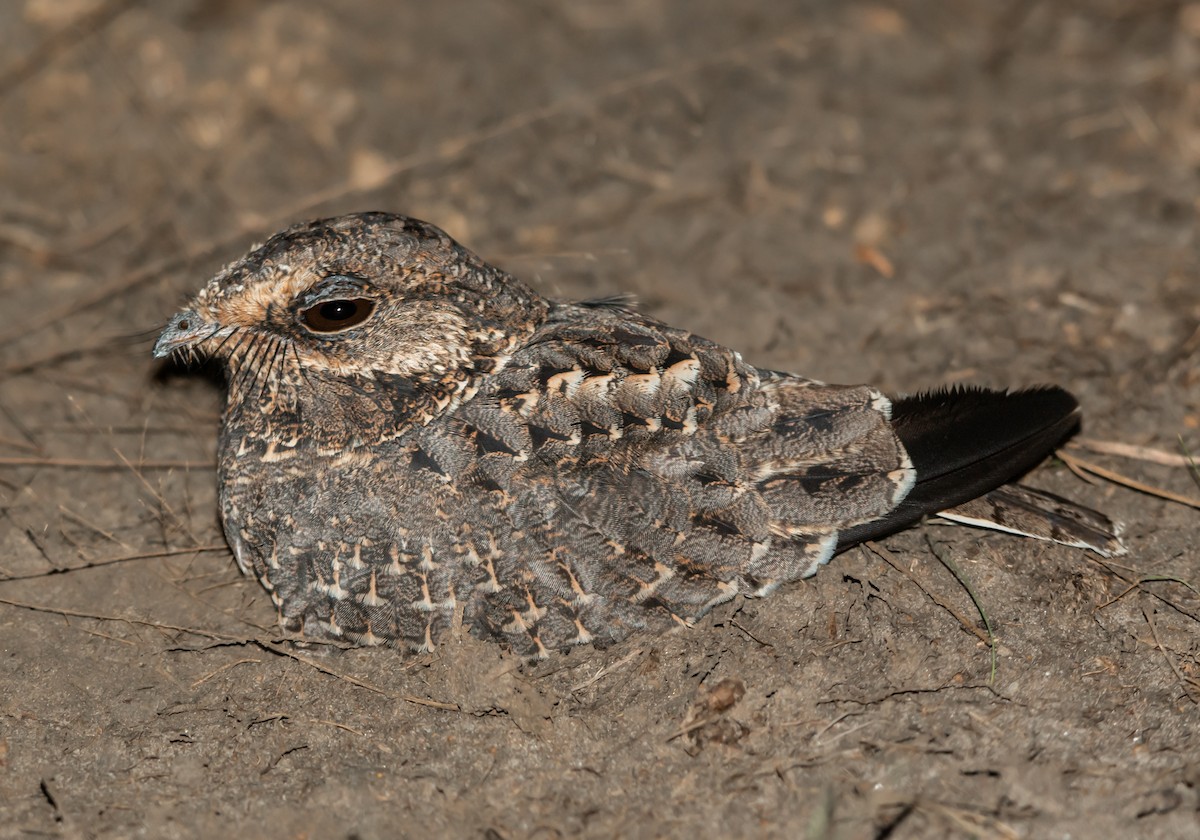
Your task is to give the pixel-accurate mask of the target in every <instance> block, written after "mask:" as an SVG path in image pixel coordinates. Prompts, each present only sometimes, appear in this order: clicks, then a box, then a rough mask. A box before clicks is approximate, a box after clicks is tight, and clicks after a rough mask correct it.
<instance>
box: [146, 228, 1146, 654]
mask: <svg viewBox="0 0 1200 840" xmlns="http://www.w3.org/2000/svg"><path fill="white" fill-rule="evenodd" d="M173 352H181V353H183V354H184V355H187V354H191V355H205V356H210V357H213V358H215V359H217V360H219V361H220V362H222V363H223V364H224V365H225V367H226V368H227V370H228V375H229V388H228V391H229V395H228V403H227V406H226V410H225V417H224V424H223V428H222V431H221V438H220V455H219V482H220V504H221V514H222V519H223V522H224V528H225V534H226V536H227V538H228V540H229V543H230V545H231V546H232V548H233V551H234V555H235V557H236V558H237V562H238V565H239V566H240V567H241V569H242V571H243V572H245V573H250V572H253V573H254V574H255V575H256V576H257V577H258V579H259V580H260V581H261V582H262V585H263V586H265V587H266V589H267V590H268V592H270V595H271V598H272V600H273V601H274V603H275V605H276V607H277V608H278V610H279V618H280V622H281V623H282V624H283V626H284V627H285V628H287V629H290V630H299V629H302V630H303V631H304V632H305V633H307V634H309V635H313V636H318V637H335V638H340V639H347V640H350V641H352V642H355V643H358V644H363V645H379V644H394V645H396V646H398V647H403V648H406V649H409V650H412V651H420V652H424V651H429V650H432V649H433V648H434V646H435V645H436V644H437V643H438V640H439V639H440V638H442V637H443V636H444V635H445V634H446V633H447V630H448V629H449V628H451V627H452V626H454V625H455V623H456V622H460V621H461V622H462V623H463V624H465V626H466V627H468V628H469V629H470V631H471V632H472V633H473V634H474V635H476V636H479V637H482V638H487V639H494V640H499V641H501V642H503V643H505V644H506V645H507V646H509V647H510V648H511V649H512V650H514V651H516V652H518V653H520V654H523V655H534V656H545V655H546V654H547V652H548V651H551V650H555V649H563V648H568V647H570V646H572V645H582V644H588V643H594V644H597V645H603V644H608V643H611V642H613V641H615V640H619V639H621V638H623V637H625V636H627V635H629V634H630V633H632V632H634V631H639V630H643V629H645V630H661V629H664V628H667V627H671V626H674V625H688V624H691V623H692V622H693V621H694V620H695V619H696V618H697V617H699V616H701V615H703V614H704V613H705V612H706V611H707V610H709V609H711V608H712V607H713V606H714V605H716V604H720V603H722V602H724V601H728V600H729V599H731V598H733V597H734V596H736V595H738V594H744V595H754V596H762V595H766V594H768V593H770V592H771V591H772V590H774V589H775V588H776V587H778V586H779V585H781V584H784V583H787V582H789V581H794V580H796V579H798V578H803V577H806V576H808V575H811V574H813V573H814V572H815V571H816V570H817V568H818V567H820V566H821V565H822V564H823V563H825V562H827V561H828V560H829V559H830V557H832V556H833V555H834V554H836V553H837V552H839V551H842V550H844V549H846V548H848V547H850V546H852V545H855V544H857V543H860V542H862V541H864V540H870V539H875V538H878V537H881V536H884V535H886V534H889V533H891V532H893V531H897V530H899V529H902V528H905V527H908V526H910V525H912V524H914V523H916V522H918V521H919V520H920V519H921V518H922V517H924V516H927V515H932V514H937V513H941V515H942V516H945V517H948V518H954V519H958V520H960V521H966V522H971V523H974V524H990V525H993V526H996V527H1000V528H1001V529H1002V530H1011V531H1015V532H1018V533H1030V534H1032V535H1035V536H1040V537H1043V538H1047V539H1053V540H1057V541H1059V542H1064V543H1068V544H1072V545H1081V546H1087V547H1090V548H1093V549H1095V550H1096V551H1099V552H1101V553H1105V554H1108V553H1115V552H1120V551H1122V550H1123V549H1122V548H1121V546H1120V543H1119V542H1118V540H1117V538H1116V537H1115V535H1114V534H1113V528H1112V525H1111V523H1110V522H1108V520H1107V519H1105V518H1104V517H1102V516H1101V515H1100V514H1097V513H1094V512H1092V511H1088V510H1086V509H1084V508H1080V507H1078V506H1075V505H1073V504H1072V503H1070V502H1067V501H1065V500H1062V499H1058V498H1056V497H1053V496H1048V495H1046V494H1042V493H1039V492H1037V491H1033V490H1029V489H1027V488H1022V487H1019V486H1017V485H1007V486H1001V485H1005V483H1006V482H1008V481H1011V480H1012V479H1014V478H1016V477H1018V476H1019V475H1021V474H1022V473H1024V472H1025V471H1027V470H1028V469H1030V468H1031V467H1033V466H1034V465H1035V464H1036V463H1037V462H1038V461H1040V460H1042V458H1044V457H1045V456H1046V454H1047V453H1049V452H1050V451H1052V449H1053V447H1054V446H1055V445H1056V444H1058V443H1059V442H1060V441H1061V440H1062V439H1063V438H1064V437H1065V436H1067V435H1069V434H1070V433H1071V432H1072V431H1073V430H1074V428H1075V426H1076V425H1077V423H1078V407H1077V405H1076V402H1075V400H1074V399H1073V398H1072V397H1071V396H1070V395H1069V394H1068V393H1066V392H1065V391H1063V390H1060V389H1057V388H1040V389H1035V390H1028V391H1021V392H1017V393H1003V392H996V391H983V390H954V391H942V392H937V393H932V394H925V395H921V396H916V397H907V398H903V399H899V400H895V401H893V400H891V399H889V398H888V397H886V396H884V395H883V394H881V393H880V392H879V391H877V390H875V389H874V388H870V387H866V386H852V387H847V386H837V385H825V384H823V383H820V382H816V381H813V380H811V379H804V378H801V377H799V376H794V375H791V374H786V373H777V372H774V371H766V370H760V369H757V368H755V367H753V366H751V365H749V364H747V363H746V362H744V361H742V358H741V357H740V356H739V355H738V354H737V353H735V352H734V351H732V350H730V349H727V348H725V347H722V346H720V345H718V344H714V343H712V342H711V341H707V340H705V339H703V338H700V337H699V336H696V335H693V334H691V333H689V332H686V331H683V330H679V329H674V328H672V327H669V326H667V325H666V324H663V323H661V322H659V321H656V320H654V319H652V318H649V317H647V316H645V315H642V314H640V313H638V312H636V311H633V310H632V309H630V308H628V306H626V305H625V303H623V302H621V301H619V300H612V299H610V300H601V301H591V302H582V303H559V302H555V301H550V300H547V299H545V298H543V297H541V296H539V295H538V294H537V293H535V292H534V291H532V290H531V289H530V288H529V287H527V286H526V285H524V284H523V283H521V282H520V281H518V280H516V279H515V278H513V277H511V276H509V275H507V274H505V273H504V272H502V271H500V270H498V269H496V268H493V267H492V266H490V265H488V264H486V263H485V262H483V261H482V260H480V259H479V258H478V257H476V256H475V255H474V254H472V253H470V252H469V251H467V250H466V249H464V248H462V247H461V246H460V245H458V244H457V243H455V242H454V241H453V240H452V239H450V237H449V236H447V235H446V234H445V233H443V232H442V231H441V230H439V229H437V228H435V227H433V226H432V225H429V224H425V223H423V222H419V221H416V220H414V219H409V218H405V217H403V216H396V215H390V214H384V213H365V214H359V215H351V216H342V217H339V218H333V219H325V220H321V221H315V222H311V223H309V224H303V225H299V226H296V227H293V228H291V229H289V230H287V231H284V232H283V233H280V234H278V235H276V236H275V237H273V238H272V239H270V240H269V241H268V242H267V243H266V244H264V245H262V246H261V247H258V248H256V249H255V250H254V251H252V252H251V253H250V254H249V255H248V256H246V257H245V258H244V259H242V260H241V261H240V262H236V263H233V264H232V265H230V266H229V267H227V268H226V269H225V270H223V271H222V272H221V273H219V274H218V275H217V276H216V277H214V278H213V279H212V281H211V282H209V283H208V285H207V286H205V287H204V288H203V289H202V290H201V291H200V293H199V294H198V295H197V296H196V298H195V299H194V300H193V301H192V303H191V304H190V305H189V306H188V307H187V308H186V309H185V310H183V311H182V312H180V313H179V314H177V315H176V316H175V317H174V318H173V319H172V320H171V322H170V323H169V325H168V326H167V328H166V329H165V330H164V331H163V333H162V336H161V337H160V338H159V340H158V343H157V345H156V346H155V353H156V355H158V356H166V355H169V354H171V353H173ZM997 488H999V489H997Z"/></svg>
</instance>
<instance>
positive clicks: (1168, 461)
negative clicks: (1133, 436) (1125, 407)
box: [1067, 438, 1188, 467]
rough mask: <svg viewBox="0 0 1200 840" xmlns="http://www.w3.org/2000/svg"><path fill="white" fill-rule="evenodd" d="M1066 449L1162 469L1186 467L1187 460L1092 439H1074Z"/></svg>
mask: <svg viewBox="0 0 1200 840" xmlns="http://www.w3.org/2000/svg"><path fill="white" fill-rule="evenodd" d="M1067 448H1068V449H1086V450H1088V451H1089V452H1096V453H1098V454H1100V455H1115V456H1117V457H1118V458H1130V459H1132V460H1134V461H1146V462H1147V463H1150V464H1161V465H1162V466H1164V467H1186V466H1187V465H1188V459H1187V458H1186V457H1184V456H1183V455H1176V454H1175V453H1173V452H1164V451H1163V450H1161V449H1154V448H1152V447H1149V446H1137V445H1136V444H1132V443H1121V442H1120V441H1115V440H1094V439H1093V438H1074V439H1072V440H1071V442H1070V443H1068V444H1067Z"/></svg>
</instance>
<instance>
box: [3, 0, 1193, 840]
mask: <svg viewBox="0 0 1200 840" xmlns="http://www.w3.org/2000/svg"><path fill="white" fill-rule="evenodd" d="M0 184H2V185H3V186H2V187H0V288H2V290H3V291H2V295H3V298H2V300H3V307H2V309H0V312H2V315H3V317H2V318H0V371H2V372H0V514H2V516H0V651H2V655H0V837H3V838H8V837H14V838H15V837H22V838H24V837H60V836H61V837H69V838H83V837H89V838H90V837H96V838H109V837H150V838H169V837H194V836H205V837H217V836H235V837H288V838H326V837H330V838H362V840H373V838H388V837H396V836H403V837H429V836H457V837H481V838H491V839H492V840H510V838H523V837H538V838H550V837H562V836H575V835H584V836H590V837H618V836H620V837H660V836H661V837H670V836H675V837H678V836H699V837H710V836H747V837H750V836H763V837H805V838H814V839H815V838H884V837H887V838H917V837H939V836H946V837H1056V838H1067V837H1076V838H1081V837H1118V836H1120V837H1129V836H1144V837H1150V836H1153V837H1195V836H1197V831H1198V828H1197V825H1198V823H1200V758H1197V756H1200V707H1198V706H1197V700H1198V699H1200V661H1198V656H1200V633H1198V630H1200V623H1198V622H1200V596H1198V595H1197V591H1196V590H1195V589H1193V588H1192V587H1193V586H1200V557H1198V556H1197V553H1196V551H1195V549H1194V547H1193V546H1194V544H1195V543H1196V542H1197V540H1198V539H1200V512H1198V511H1197V510H1194V509H1189V508H1188V507H1186V506H1183V505H1179V504H1173V503H1170V502H1168V501H1164V500H1162V499H1159V498H1154V497H1151V496H1147V495H1144V494H1140V493H1137V492H1134V491H1132V490H1128V489H1124V488H1121V487H1118V486H1116V485H1114V484H1112V483H1110V482H1106V481H1097V482H1095V483H1087V482H1085V481H1082V480H1080V478H1079V477H1077V476H1076V475H1074V474H1073V473H1072V472H1071V471H1070V470H1068V469H1067V467H1066V466H1065V465H1064V464H1063V463H1062V462H1061V461H1054V462H1052V463H1050V464H1047V465H1045V466H1043V467H1042V468H1040V469H1039V470H1037V471H1036V472H1035V473H1034V474H1033V476H1032V477H1031V479H1030V481H1031V483H1033V484H1035V485H1038V486H1041V487H1045V488H1048V489H1051V490H1053V491H1055V492H1058V493H1060V494H1064V495H1068V496H1071V497H1072V498H1075V499H1078V500H1080V501H1083V502H1085V503H1088V504H1090V505H1092V506H1094V507H1098V508H1102V509H1103V510H1105V511H1107V512H1108V513H1109V514H1110V515H1112V516H1113V517H1114V518H1116V519H1120V520H1122V521H1123V522H1125V523H1126V540H1127V543H1128V546H1129V549H1130V553H1129V555H1128V557H1125V558H1121V560H1120V561H1119V562H1108V563H1104V562H1101V561H1100V559H1099V558H1097V557H1095V556H1092V555H1089V554H1087V553H1085V552H1082V551H1078V550H1071V549H1068V548H1062V547H1057V546H1048V545H1044V544H1039V543H1035V542H1033V541H1029V540H1019V539H1016V538H1013V537H1007V536H1004V535H999V534H995V535H993V534H985V533H982V532H979V531H974V530H970V529H964V528H957V527H939V526H936V525H933V524H928V525H926V526H924V527H922V528H920V529H917V530H914V531H910V532H907V533H904V534H901V535H898V536H895V537H893V538H890V539H888V540H886V541H885V543H884V544H883V546H882V548H880V549H878V550H876V551H872V550H868V549H866V548H861V549H855V550H853V551H851V552H848V553H846V554H844V555H842V556H840V557H838V558H836V559H835V561H834V562H833V563H832V564H831V565H830V567H828V568H827V569H825V570H824V571H823V572H822V573H821V574H819V575H818V576H817V577H816V578H815V579H813V580H811V581H808V582H805V583H803V584H800V585H795V586H792V587H790V588H788V589H786V590H785V591H782V592H780V593H778V594H777V595H775V596H773V597H771V598H769V599H765V600H762V601H753V600H743V601H739V602H736V603H734V604H732V605H729V606H728V607H727V608H725V609H722V610H720V611H718V612H717V613H716V614H714V615H712V616H710V618H709V619H708V620H706V621H704V622H703V623H702V624H701V626H698V627H696V628H694V629H692V630H690V631H686V632H678V633H675V634H672V635H668V636H665V637H652V638H638V639H634V640H631V641H630V642H627V643H624V644H622V645H620V646H617V647H616V648H613V649H610V650H607V651H604V652H576V653H572V654H571V655H569V656H558V657H555V658H553V659H552V660H550V661H549V662H548V663H546V664H544V665H540V666H538V667H530V666H526V665H523V664H522V663H520V662H519V661H517V660H515V659H513V658H511V657H508V656H506V655H504V654H503V653H502V652H501V651H500V650H499V648H497V647H495V646H491V645H486V644H483V643H480V642H471V641H464V642H462V643H459V644H456V645H451V646H450V647H449V648H447V649H446V650H443V651H440V652H439V654H438V656H437V657H436V658H434V659H428V658H426V659H421V660H411V659H405V658H403V657H402V656H400V655H399V654H397V653H395V652H391V651H380V650H371V651H357V650H352V651H336V650H335V651H333V652H329V651H327V650H325V649H324V648H319V647H314V646H305V645H303V644H298V643H297V642H296V641H295V640H293V639H288V638H285V637H283V636H281V635H280V633H279V632H278V631H277V629H276V628H275V626H274V623H273V621H274V613H273V610H272V608H271V606H270V603H269V601H268V599H267V598H266V597H265V595H264V593H263V592H262V591H261V589H260V588H259V586H258V584H257V583H255V582H253V581H251V580H248V579H245V578H243V577H241V576H240V574H239V573H238V571H237V569H236V568H235V566H234V564H233V561H232V559H231V556H230V553H229V551H228V550H227V549H226V547H225V545H224V542H223V540H222V538H221V535H220V530H219V527H218V523H217V516H216V506H215V480H214V472H213V459H214V449H215V441H216V433H217V420H218V413H219V411H220V405H221V399H222V396H221V392H220V387H219V383H216V382H214V381H213V380H212V379H211V378H208V377H205V376H202V375H194V374H193V375H189V374H187V373H186V372H182V371H179V370H176V369H172V368H169V367H168V368H164V367H162V366H159V365H157V364H155V362H154V361H153V360H152V359H151V358H150V355H149V348H150V343H151V341H152V337H153V335H154V333H155V332H156V329H157V328H158V327H159V326H161V325H162V323H163V322H164V321H165V319H166V318H167V317H168V316H169V315H170V314H171V313H172V312H173V311H174V310H175V309H176V307H177V306H178V305H179V304H180V303H181V302H182V301H183V300H184V298H185V296H187V295H188V294H190V293H191V292H192V291H194V290H195V289H196V288H197V287H198V286H199V285H200V284H201V283H202V282H203V281H204V280H205V279H206V278H207V277H208V276H209V275H210V274H211V273H212V272H213V271H214V270H215V269H217V268H218V267H219V266H221V265H222V264H223V263H224V262H226V261H229V260H232V259H234V258H236V257H237V256H239V255H240V254H241V253H242V252H243V250H244V249H245V247H246V246H247V245H249V244H250V243H252V242H253V241H255V240H257V239H260V238H261V237H263V236H264V235H266V234H269V233H270V232H272V231H273V230H275V229H277V228H279V227H282V226H284V225H286V224H289V223H291V222H293V221H298V220H301V219H304V218H307V217H311V216H316V215H322V214H330V213H337V212H348V211H354V210H365V209H386V210H393V211H397V212H405V213H408V214H410V215H415V216H418V217H420V218H424V219H428V220H430V221H432V222H434V223H436V224H438V225H441V226H443V227H445V228H446V229H447V230H449V231H450V232H451V233H452V234H453V235H455V236H456V237H457V238H459V239H460V240H462V241H463V242H465V243H466V244H468V245H469V246H471V247H472V248H474V249H475V250H477V251H478V252H480V253H481V254H483V255H484V256H486V257H487V258H489V259H491V260H493V261H495V262H498V263H499V264H501V265H503V266H504V267H506V268H508V269H509V270H511V271H513V272H514V273H517V274H519V275H521V276H522V277H524V278H526V279H528V280H529V281H530V282H532V283H533V284H534V285H535V286H537V287H538V288H540V289H541V290H543V291H545V292H547V293H550V294H553V295H556V296H562V297H595V296H599V295H607V294H613V293H620V292H631V293H634V294H635V295H637V297H638V298H639V299H640V301H641V303H642V305H643V306H644V307H645V308H647V309H648V310H649V311H651V312H652V313H654V314H655V315H657V316H659V317H661V318H663V319H665V320H667V321H671V322H675V323H677V324H679V325H680V326H686V327H688V328H691V329H693V330H695V331H697V332H699V333H700V334H702V335H706V336H708V337H710V338H713V339H717V340H720V341H722V342H725V343H727V344H730V345H732V346H734V347H736V348H738V349H740V350H742V351H743V353H744V355H745V356H746V357H747V358H748V359H750V360H751V361H754V362H755V363H758V364H761V365H764V366H769V367H774V368H779V369H787V370H795V371H797V372H801V373H803V374H805V375H808V376H812V377H817V378H821V379H825V380H829V381H837V382H852V383H857V382H872V383H875V384H878V385H880V386H882V387H884V388H886V389H888V390H891V391H895V392H905V391H913V390H917V389H920V388H923V387H928V386H936V385H943V384H947V383H977V384H987V385H994V386H1018V385H1023V384H1032V383H1037V382H1056V383H1059V384H1062V385H1064V386H1066V387H1068V388H1069V389H1071V390H1072V391H1073V392H1074V393H1076V394H1077V395H1078V397H1079V398H1080V401H1081V402H1082V404H1083V405H1084V409H1085V412H1086V429H1085V434H1086V436H1087V437H1089V438H1092V439H1098V440H1104V441H1116V442H1120V443H1123V444H1128V445H1131V446H1140V447H1151V448H1154V449H1157V450H1162V451H1165V452H1167V453H1170V454H1173V455H1175V456H1178V454H1179V452H1180V441H1181V438H1182V440H1183V441H1184V442H1186V444H1187V445H1188V446H1190V448H1191V449H1192V450H1200V258H1198V257H1200V253H1198V251H1197V244H1198V238H1200V236H1198V234H1200V230H1198V220H1200V200H1198V198H1197V196H1200V4H1196V3H1191V4H1189V3H1181V2H1170V1H1169V0H1167V1H1163V2H1157V1H1155V0H1119V1H1118V0H1111V1H1110V2H1092V3H1086V2H1082V1H1081V0H1072V1H1068V2H1050V0H1047V2H1034V1H1033V0H1018V2H1011V3H1004V4H1000V3H993V2H984V0H979V1H978V2H968V3H956V4H935V3H931V2H924V3H923V2H918V1H917V0H912V2H896V3H891V2H886V0H880V2H837V0H827V2H743V3H736V4H735V3H718V2H710V1H706V2H692V1H691V0H592V1H591V2H578V3H569V4H568V3H562V4H558V3H552V2H527V3H522V4H512V3H494V2H488V0H477V1H476V2H457V3H444V4H442V3H391V2H383V1H382V0H380V2H341V3H329V2H316V0H311V1H310V2H287V3H284V2H277V3H267V2H250V0H210V1H209V2H201V1H200V0H173V1H172V2H161V3H159V2H155V3H149V2H131V1H130V0H104V2H95V0H23V2H12V3H5V4H2V5H0ZM1067 453H1068V454H1069V455H1072V456H1074V457H1077V458H1082V459H1083V460H1085V461H1088V462H1092V463H1095V464H1099V465H1102V466H1105V467H1107V468H1109V469H1112V470H1116V471H1118V472H1120V473H1122V474H1125V475H1128V476H1130V477H1133V478H1135V479H1137V480H1139V481H1142V482H1145V483H1146V484H1149V485H1153V486H1154V487H1160V488H1164V489H1168V490H1171V491H1173V492H1176V493H1180V494H1184V495H1188V496H1191V497H1196V496H1198V495H1200V489H1198V488H1197V486H1196V484H1195V483H1194V482H1193V480H1192V478H1191V476H1190V475H1189V473H1188V470H1187V469H1186V468H1185V467H1182V466H1180V465H1179V464H1176V465H1174V466H1171V465H1167V464H1157V463H1153V462H1151V461H1148V460H1146V459H1145V458H1144V457H1140V458H1133V459H1129V458H1120V457H1117V456H1113V455H1109V454H1103V453H1097V452H1094V451H1089V450H1084V449H1071V450H1067ZM939 556H940V557H943V558H946V559H947V560H948V561H949V563H950V564H952V565H954V566H955V567H956V568H958V569H959V571H960V572H961V575H962V577H963V578H964V579H965V580H966V581H968V582H969V583H970V585H971V586H972V588H973V590H974V592H975V593H976V595H977V596H978V600H979V603H980V604H981V605H982V607H983V610H984V611H985V612H986V614H987V616H988V618H989V619H990V623H991V626H992V628H993V630H994V634H995V640H996V645H995V661H994V665H993V655H992V650H991V649H990V648H989V645H988V638H989V636H988V633H987V631H986V630H985V628H984V625H983V622H982V621H981V619H980V613H979V611H978V610H977V609H976V607H975V606H974V604H973V602H972V598H971V595H970V594H969V593H968V591H967V589H966V588H965V587H964V586H963V585H962V584H961V583H959V582H958V580H956V578H955V577H954V575H953V574H952V573H951V571H950V570H949V569H948V568H947V567H946V566H945V565H943V563H942V562H939V559H938V558H939ZM993 667H994V673H993Z"/></svg>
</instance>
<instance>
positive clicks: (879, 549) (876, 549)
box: [863, 541, 991, 644]
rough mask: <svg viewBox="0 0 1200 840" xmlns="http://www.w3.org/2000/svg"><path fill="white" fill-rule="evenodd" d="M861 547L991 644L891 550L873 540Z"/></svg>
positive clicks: (983, 640) (985, 634)
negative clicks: (923, 583) (941, 599)
mask: <svg viewBox="0 0 1200 840" xmlns="http://www.w3.org/2000/svg"><path fill="white" fill-rule="evenodd" d="M863 548H866V549H868V550H870V551H871V552H872V553H873V554H874V555H875V556H877V557H878V558H879V559H880V560H882V561H883V562H885V563H887V564H888V565H889V566H891V567H892V568H893V569H895V570H896V571H897V572H899V573H900V574H902V575H904V576H905V577H906V578H908V579H909V581H910V582H912V584H913V585H915V586H916V587H917V589H920V590H921V591H922V592H924V593H925V596H926V597H927V598H929V600H930V601H933V603H935V604H937V605H938V606H939V607H941V608H942V609H944V610H945V611H946V612H948V613H950V615H952V616H954V617H955V618H956V619H958V623H959V624H961V625H962V626H963V629H964V630H966V631H967V632H969V633H971V634H973V635H974V636H975V637H976V638H978V639H979V641H981V642H983V643H984V644H991V640H990V639H989V638H988V635H987V633H985V632H984V631H982V630H980V629H979V626H978V625H977V624H976V623H975V622H973V621H971V620H970V619H968V618H967V617H966V616H964V615H963V614H962V613H960V612H959V611H958V610H956V609H954V607H952V606H950V605H949V604H945V603H943V602H941V601H939V600H938V599H937V597H936V596H934V594H933V593H932V592H930V591H929V590H928V589H926V588H925V587H924V586H922V585H921V582H920V581H919V580H917V579H916V577H914V576H913V575H912V574H910V573H909V572H908V570H907V569H905V568H904V565H903V564H902V563H901V562H900V560H899V558H897V557H896V555H894V554H892V552H890V551H888V550H887V549H886V548H884V547H883V546H882V545H880V544H879V543H877V542H874V541H871V542H865V543H863ZM960 582H961V581H960Z"/></svg>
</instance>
